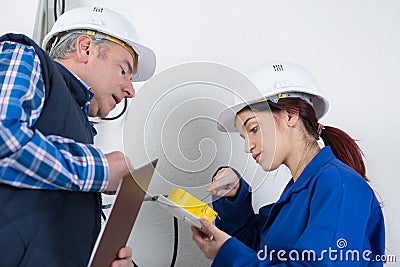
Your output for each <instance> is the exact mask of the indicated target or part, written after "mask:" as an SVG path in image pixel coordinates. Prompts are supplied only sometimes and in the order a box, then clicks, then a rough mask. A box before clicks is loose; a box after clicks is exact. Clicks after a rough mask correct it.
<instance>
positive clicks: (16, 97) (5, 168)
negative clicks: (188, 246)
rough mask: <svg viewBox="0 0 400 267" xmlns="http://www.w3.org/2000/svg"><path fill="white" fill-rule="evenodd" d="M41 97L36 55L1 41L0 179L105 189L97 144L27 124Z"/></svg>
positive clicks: (27, 184)
mask: <svg viewBox="0 0 400 267" xmlns="http://www.w3.org/2000/svg"><path fill="white" fill-rule="evenodd" d="M83 84H84V85H85V86H87V85H86V84H85V83H83ZM44 101H45V88H44V84H43V79H42V75H41V67H40V60H39V57H38V56H37V54H36V53H35V50H34V49H33V47H30V46H25V45H21V44H18V43H14V42H2V43H0V183H3V184H8V185H11V186H15V187H19V188H34V189H51V190H58V189H63V190H73V191H91V192H102V191H104V190H105V189H106V188H107V185H108V181H109V166H108V163H107V160H106V158H105V156H104V154H103V153H102V152H101V151H100V150H99V149H97V148H95V147H94V146H93V145H89V144H81V143H76V142H75V141H74V140H72V139H68V138H64V137H60V136H55V135H49V136H44V135H43V134H42V133H40V131H37V130H36V131H33V130H32V129H31V127H32V126H33V125H34V123H35V122H36V121H37V119H38V118H39V116H40V113H41V111H42V109H43V104H44ZM88 104H89V103H88ZM88 104H87V105H86V108H85V112H87V107H88Z"/></svg>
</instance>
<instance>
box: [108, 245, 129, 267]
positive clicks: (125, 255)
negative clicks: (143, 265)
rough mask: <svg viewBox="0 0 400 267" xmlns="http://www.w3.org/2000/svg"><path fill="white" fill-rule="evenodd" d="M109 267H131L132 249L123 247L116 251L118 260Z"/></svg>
mask: <svg viewBox="0 0 400 267" xmlns="http://www.w3.org/2000/svg"><path fill="white" fill-rule="evenodd" d="M110 267H133V261H132V249H131V248H130V247H123V248H121V249H120V250H119V251H118V259H117V260H115V261H113V262H112V264H111V266H110Z"/></svg>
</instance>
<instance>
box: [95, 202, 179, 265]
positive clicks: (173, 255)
mask: <svg viewBox="0 0 400 267" xmlns="http://www.w3.org/2000/svg"><path fill="white" fill-rule="evenodd" d="M157 199H158V197H157V196H145V198H144V199H143V201H157ZM109 208H111V204H106V205H102V209H109ZM101 215H102V217H103V220H104V221H106V219H107V218H106V215H105V213H104V211H103V210H102V214H101ZM178 232H179V231H178V219H177V218H176V217H174V249H173V252H172V259H171V264H170V267H174V266H175V263H176V258H177V256H178V241H179V235H178ZM132 263H133V265H134V266H135V267H139V266H138V265H137V264H136V263H135V262H134V261H133V260H132Z"/></svg>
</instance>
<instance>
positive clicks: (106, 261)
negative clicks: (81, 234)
mask: <svg viewBox="0 0 400 267" xmlns="http://www.w3.org/2000/svg"><path fill="white" fill-rule="evenodd" d="M157 161H158V159H156V160H154V161H152V162H150V163H147V164H146V165H144V166H142V167H140V168H139V169H136V170H134V171H133V173H132V174H131V173H130V174H128V175H126V176H125V177H124V179H123V180H122V182H121V184H120V186H119V188H118V192H117V197H116V199H115V202H114V205H113V207H112V209H111V212H110V215H109V216H108V219H107V221H106V225H105V226H104V227H103V229H102V230H101V232H100V234H99V236H98V237H97V240H96V243H95V245H94V248H93V251H92V255H91V256H90V260H89V264H88V266H90V267H100V266H102V267H103V266H110V265H111V263H112V262H113V261H114V260H116V259H117V254H118V251H119V250H120V249H121V248H122V247H124V246H125V245H126V243H127V241H128V238H129V236H130V234H131V231H132V228H133V225H134V224H135V221H136V218H137V215H138V214H139V210H140V207H141V206H142V203H143V199H144V196H145V195H146V191H147V188H148V187H149V184H150V181H151V178H152V176H153V173H154V169H155V167H156V165H157Z"/></svg>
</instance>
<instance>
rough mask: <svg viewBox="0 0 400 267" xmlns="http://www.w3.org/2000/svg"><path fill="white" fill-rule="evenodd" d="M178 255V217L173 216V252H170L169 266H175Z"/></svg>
mask: <svg viewBox="0 0 400 267" xmlns="http://www.w3.org/2000/svg"><path fill="white" fill-rule="evenodd" d="M177 255H178V219H177V218H176V217H174V252H173V254H172V260H171V265H170V267H174V266H175V262H176V256H177Z"/></svg>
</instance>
